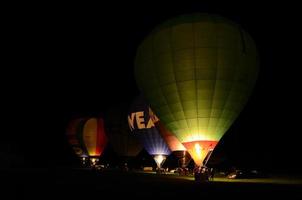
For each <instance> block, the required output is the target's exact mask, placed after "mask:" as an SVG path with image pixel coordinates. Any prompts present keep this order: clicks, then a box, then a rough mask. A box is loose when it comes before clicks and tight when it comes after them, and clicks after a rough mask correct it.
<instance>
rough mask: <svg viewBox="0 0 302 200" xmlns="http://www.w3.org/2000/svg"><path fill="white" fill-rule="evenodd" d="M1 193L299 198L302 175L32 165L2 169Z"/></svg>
mask: <svg viewBox="0 0 302 200" xmlns="http://www.w3.org/2000/svg"><path fill="white" fill-rule="evenodd" d="M0 178H1V182H2V184H1V188H2V191H3V192H2V195H5V196H6V195H8V196H9V197H10V198H8V199H24V198H26V199H28V198H29V199H46V198H47V199H89V198H96V199H104V198H105V197H106V198H107V199H108V197H110V199H115V198H121V197H122V198H124V199H129V198H130V199H133V198H134V199H136V198H137V199H142V198H147V197H154V198H159V197H160V198H169V199H171V198H176V199H177V198H182V199H183V198H191V199H192V198H204V197H209V198H214V199H215V198H216V197H217V198H221V197H225V198H227V199H229V198H231V199H234V198H235V199H237V198H238V199H244V198H246V197H249V198H251V197H253V198H262V197H268V198H270V197H272V196H277V197H279V198H288V197H290V199H302V179H298V178H289V177H287V178H284V177H279V178H266V179H235V180H230V179H225V178H215V179H214V181H211V182H208V183H198V182H196V181H194V178H193V177H182V176H178V175H176V174H163V175H158V174H155V173H142V172H140V173H139V172H128V173H127V172H119V171H103V172H96V171H91V170H79V169H56V170H55V169H43V170H42V169H39V170H38V169H35V170H21V171H14V172H12V171H9V172H8V171H7V172H4V171H2V172H1V177H0Z"/></svg>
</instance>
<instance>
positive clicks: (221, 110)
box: [135, 14, 258, 166]
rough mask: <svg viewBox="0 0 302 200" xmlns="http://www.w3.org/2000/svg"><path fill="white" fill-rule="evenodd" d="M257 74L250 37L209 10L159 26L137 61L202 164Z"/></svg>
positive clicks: (152, 95) (162, 112)
mask: <svg viewBox="0 0 302 200" xmlns="http://www.w3.org/2000/svg"><path fill="white" fill-rule="evenodd" d="M257 73H258V54H257V50H256V46H255V43H254V42H253V40H252V38H251V36H250V35H249V34H248V33H247V32H246V31H244V30H243V29H242V28H241V27H240V26H239V25H237V24H235V23H233V22H231V21H229V20H227V19H225V18H222V17H220V16H215V15H208V14H192V15H183V16H180V17H176V18H174V19H172V20H169V21H167V22H165V23H163V24H162V25H160V26H158V27H157V28H156V29H155V30H154V31H153V32H151V33H150V34H149V35H148V36H147V37H146V38H145V40H144V41H143V42H142V43H141V45H140V46H139V48H138V50H137V55H136V61H135V77H136V80H137V84H138V86H139V88H140V89H141V90H142V91H143V93H144V94H145V96H146V98H147V100H148V101H149V102H150V104H151V107H152V109H153V110H154V111H155V113H156V114H157V115H158V116H159V118H160V119H161V121H162V122H163V123H164V125H165V126H166V127H167V128H168V129H169V130H170V131H172V132H173V133H174V134H175V135H176V137H177V138H178V139H179V140H180V142H182V143H183V144H184V146H185V147H186V148H187V150H188V151H189V152H190V154H191V156H192V157H193V159H194V161H195V163H196V164H197V165H199V166H200V165H202V161H203V160H204V158H205V156H206V154H207V153H208V151H210V150H212V149H214V147H215V146H216V144H217V143H218V141H219V140H220V139H221V137H222V136H223V134H224V133H225V132H226V131H227V130H228V128H229V127H230V126H231V124H232V123H233V122H234V120H235V119H236V118H237V116H238V115H239V113H240V111H241V110H242V108H243V107H244V105H245V104H246V102H247V100H248V97H249V95H250V94H251V91H252V88H253V86H254V84H255V81H256V78H257Z"/></svg>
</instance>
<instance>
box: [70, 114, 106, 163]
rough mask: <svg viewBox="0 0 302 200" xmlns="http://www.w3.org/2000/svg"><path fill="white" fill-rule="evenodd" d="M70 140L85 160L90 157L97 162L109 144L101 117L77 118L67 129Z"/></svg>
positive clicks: (93, 161) (76, 151) (77, 152)
mask: <svg viewBox="0 0 302 200" xmlns="http://www.w3.org/2000/svg"><path fill="white" fill-rule="evenodd" d="M67 136H68V141H69V143H70V144H71V146H72V148H73V149H74V151H75V153H76V154H77V155H78V156H79V157H81V158H82V159H83V160H84V158H85V157H89V158H90V160H91V162H92V164H93V165H94V164H96V162H97V161H98V159H99V156H100V155H101V154H102V153H103V151H104V149H105V146H106V144H107V137H106V135H105V129H104V122H103V119H101V118H90V119H76V120H73V121H72V122H71V123H70V124H69V126H68V129H67Z"/></svg>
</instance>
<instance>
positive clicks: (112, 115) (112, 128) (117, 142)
mask: <svg viewBox="0 0 302 200" xmlns="http://www.w3.org/2000/svg"><path fill="white" fill-rule="evenodd" d="M125 108H126V107H125ZM125 108H123V107H121V106H116V107H114V108H111V109H110V110H109V111H108V113H107V117H106V127H107V133H108V134H107V135H108V137H109V142H110V144H111V145H112V147H113V149H114V151H115V152H116V153H117V154H118V156H120V157H122V159H124V160H126V161H127V160H128V159H129V158H133V157H135V156H137V155H138V153H139V152H140V151H141V150H142V149H143V146H142V145H141V143H140V141H139V139H138V138H137V137H135V135H134V134H133V133H131V131H130V130H129V126H128V123H127V121H126V120H125V119H126V118H127V112H126V111H125ZM127 108H128V107H127Z"/></svg>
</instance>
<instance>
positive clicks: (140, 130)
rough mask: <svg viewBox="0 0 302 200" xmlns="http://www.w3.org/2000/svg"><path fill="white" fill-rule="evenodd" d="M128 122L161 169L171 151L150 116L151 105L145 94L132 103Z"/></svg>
mask: <svg viewBox="0 0 302 200" xmlns="http://www.w3.org/2000/svg"><path fill="white" fill-rule="evenodd" d="M128 124H129V127H130V129H131V131H132V132H133V134H135V135H136V136H137V137H138V138H139V139H140V141H141V143H142V145H143V146H144V148H145V150H146V151H147V152H148V153H149V154H150V155H152V156H153V159H154V161H155V162H156V164H157V167H158V168H159V169H160V168H161V166H162V164H163V163H164V161H165V160H166V158H167V156H168V155H170V153H171V151H170V150H169V147H168V146H167V144H166V143H165V141H164V140H163V138H162V137H161V135H160V134H159V132H158V130H157V129H156V127H155V125H154V123H153V121H152V119H151V118H150V116H149V105H148V104H147V103H146V100H145V98H144V97H143V96H139V97H138V98H136V99H135V101H134V102H133V104H132V105H131V108H130V112H129V114H128Z"/></svg>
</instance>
